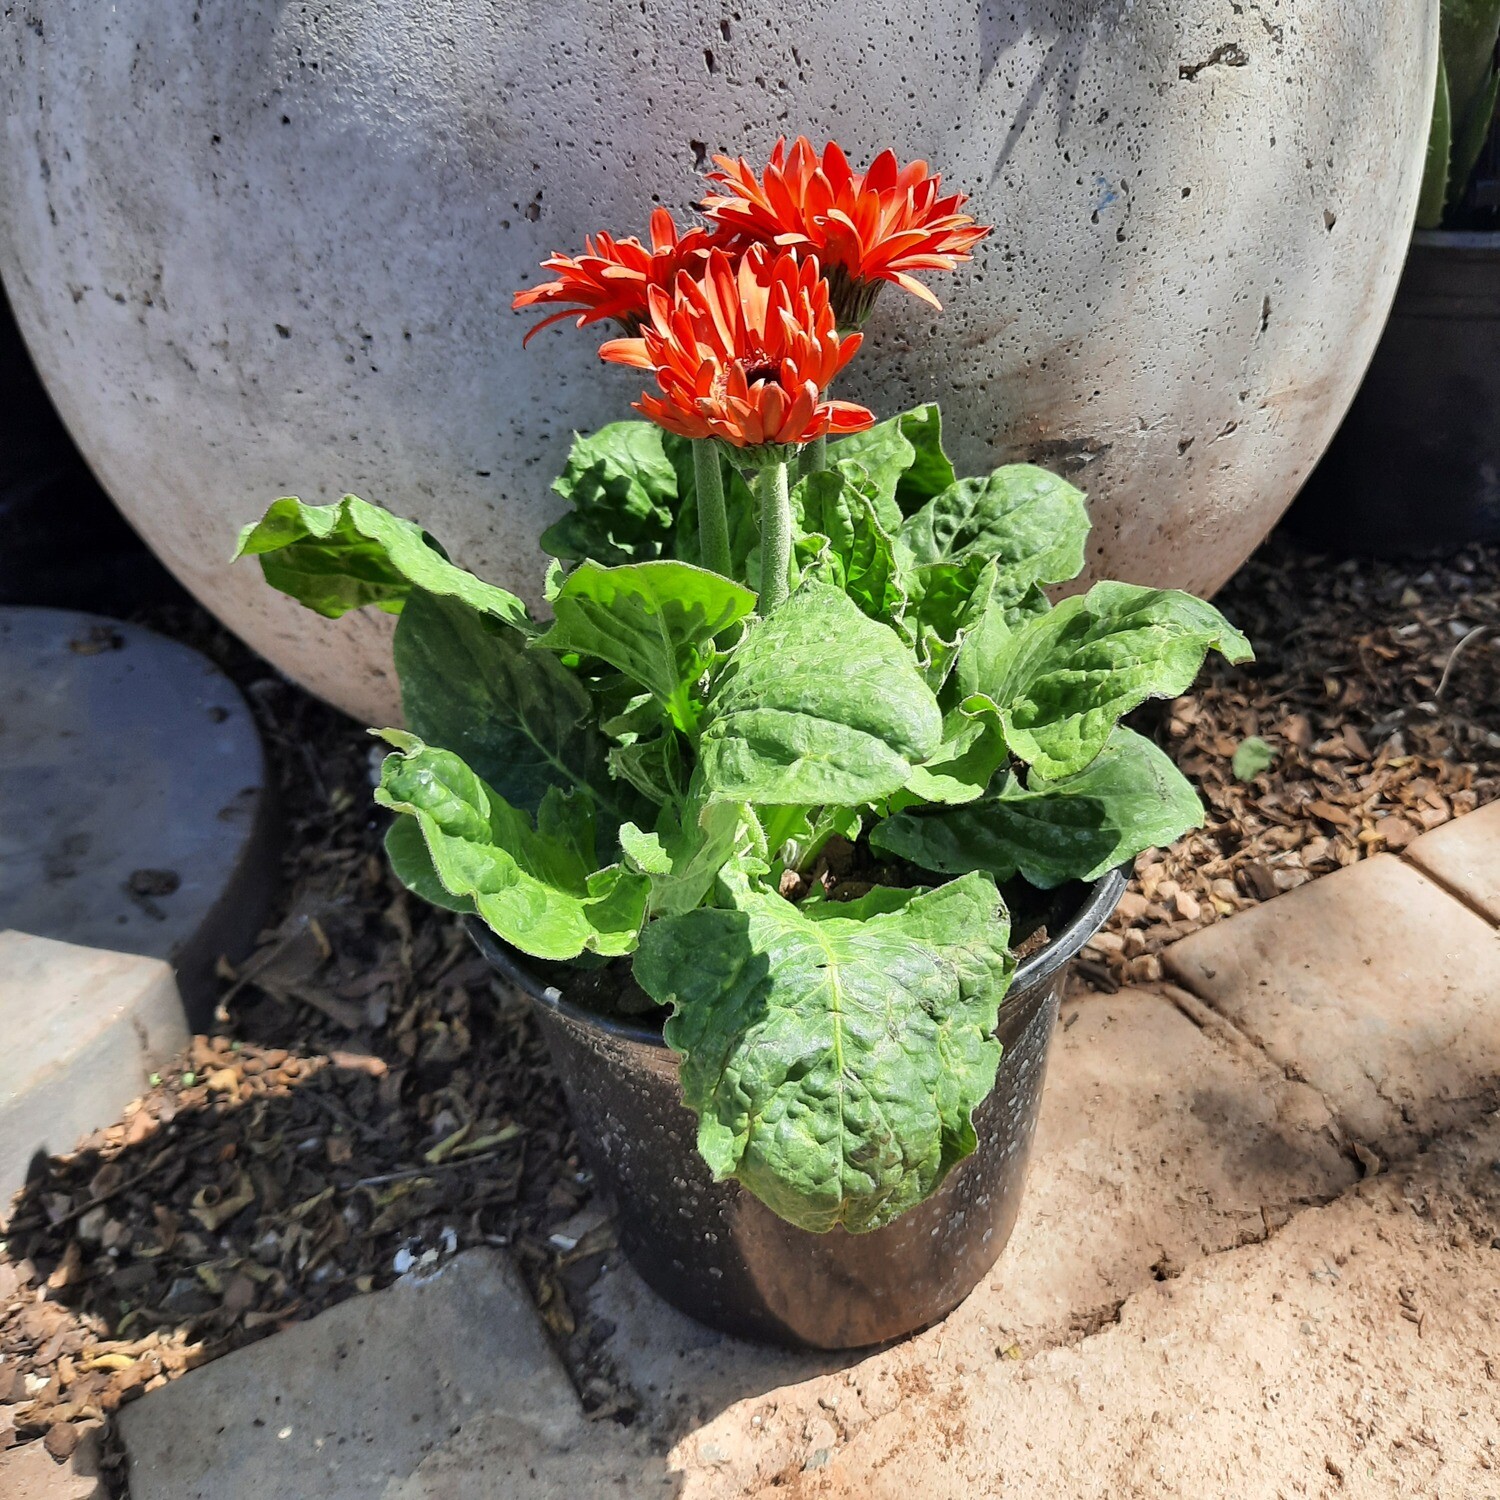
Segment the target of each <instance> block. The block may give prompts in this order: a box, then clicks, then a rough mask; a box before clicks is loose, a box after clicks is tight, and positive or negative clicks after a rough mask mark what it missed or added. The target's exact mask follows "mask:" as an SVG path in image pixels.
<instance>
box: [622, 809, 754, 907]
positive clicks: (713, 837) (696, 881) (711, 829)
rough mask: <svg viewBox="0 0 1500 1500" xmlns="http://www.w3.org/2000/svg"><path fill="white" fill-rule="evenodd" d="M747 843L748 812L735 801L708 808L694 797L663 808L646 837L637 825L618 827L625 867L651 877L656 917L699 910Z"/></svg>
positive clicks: (651, 903) (650, 902)
mask: <svg viewBox="0 0 1500 1500" xmlns="http://www.w3.org/2000/svg"><path fill="white" fill-rule="evenodd" d="M747 844H748V834H747V832H746V828H745V809H744V807H743V806H742V805H740V804H738V803H734V802H716V803H714V804H713V805H711V806H709V807H704V806H703V805H702V801H701V799H699V798H693V799H691V800H690V801H689V802H688V803H687V804H686V805H685V806H684V807H682V808H671V807H664V808H663V809H662V810H661V813H660V815H659V816H658V818H657V826H656V831H655V832H654V833H643V832H642V831H641V830H640V829H639V828H637V827H636V826H635V824H634V823H626V824H624V825H622V826H621V828H620V847H621V848H622V849H623V850H624V851H625V856H626V860H627V863H629V864H630V865H631V866H632V867H634V868H636V869H639V870H640V871H641V872H642V873H643V874H645V875H647V876H649V877H650V880H651V895H650V900H649V904H648V912H649V915H651V916H652V917H658V916H663V915H665V916H672V915H676V914H678V913H681V912H687V911H692V910H693V909H694V908H695V907H697V906H700V905H701V904H702V903H703V901H704V900H705V899H706V898H707V896H708V894H709V892H710V891H712V890H713V888H714V883H715V882H716V881H717V880H718V878H719V873H720V871H722V870H723V869H724V868H725V866H726V865H728V864H730V863H731V862H732V860H733V858H734V855H735V852H736V850H737V849H739V848H741V847H742V846H745V845H747Z"/></svg>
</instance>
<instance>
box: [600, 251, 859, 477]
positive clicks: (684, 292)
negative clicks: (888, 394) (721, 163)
mask: <svg viewBox="0 0 1500 1500" xmlns="http://www.w3.org/2000/svg"><path fill="white" fill-rule="evenodd" d="M860 342H861V336H860V335H859V334H857V333H851V334H845V335H842V336H841V335H840V334H839V331H838V325H837V322H836V320H835V318H834V314H833V308H832V307H831V306H830V305H829V301H828V283H827V282H826V281H824V279H823V277H822V274H821V273H820V271H819V269H818V263H817V261H816V260H813V259H811V258H802V259H799V258H798V257H797V256H795V255H791V254H788V253H786V252H782V253H781V254H777V253H776V251H774V250H772V249H771V248H770V247H769V246H766V245H760V244H757V245H752V246H751V247H750V248H749V250H747V251H746V252H745V254H744V255H742V256H740V257H739V258H738V259H737V260H736V259H733V258H731V257H730V256H729V255H728V254H726V253H725V252H724V251H723V250H719V249H715V250H711V251H710V252H709V255H708V260H707V264H706V266H705V268H704V270H703V273H702V275H701V276H696V277H695V276H691V275H689V274H687V273H681V274H679V275H678V277H677V280H676V282H675V283H674V285H673V287H672V291H671V294H670V295H669V294H668V293H667V292H666V291H664V290H663V289H661V288H660V287H653V288H652V289H651V292H650V316H649V318H648V319H647V321H646V322H645V323H644V324H642V326H641V331H640V335H639V337H636V338H624V339H612V340H611V341H610V342H609V343H607V344H605V345H604V347H603V348H602V349H600V351H599V353H600V355H601V356H602V357H603V358H605V359H607V360H610V361H612V362H613V363H615V364H621V365H630V366H632V367H634V368H635V369H639V370H650V371H652V372H653V373H654V374H655V376H656V384H657V387H658V390H659V392H660V394H653V393H651V392H649V391H648V392H646V393H645V394H644V395H642V397H641V399H640V401H639V402H637V403H636V410H637V411H639V412H641V413H642V414H643V415H644V416H647V417H649V418H650V419H651V420H652V421H653V422H656V423H658V424H659V425H661V426H662V427H665V428H666V429H667V431H668V432H675V433H678V434H680V435H681V436H683V437H688V438H707V437H714V438H718V439H719V440H720V441H722V442H725V443H728V444H730V445H731V446H733V447H734V448H735V449H737V450H740V452H739V453H738V454H737V457H738V458H739V459H740V461H741V463H742V464H745V463H753V462H754V461H755V456H754V455H753V454H751V453H748V452H746V451H745V450H751V449H758V448H762V447H766V446H770V447H775V448H777V449H778V451H781V450H784V448H785V446H786V445H790V444H797V443H808V442H812V441H813V440H814V439H815V438H820V437H826V436H828V435H829V434H830V433H831V434H833V435H835V436H838V435H840V434H842V433H848V432H862V431H863V430H864V429H865V428H866V427H869V426H870V425H871V424H872V423H873V422H874V420H875V418H874V416H873V415H872V414H871V413H870V412H869V411H867V410H866V409H865V408H864V407H863V406H856V405H854V404H853V403H852V402H849V401H829V400H827V399H825V393H826V391H827V389H828V386H829V384H830V382H831V381H832V380H833V378H834V376H836V375H837V374H838V372H839V371H840V370H842V369H843V368H844V366H845V365H846V364H848V363H849V361H850V360H851V359H852V358H853V357H854V354H855V351H856V350H857V349H858V348H859V346H860Z"/></svg>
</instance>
